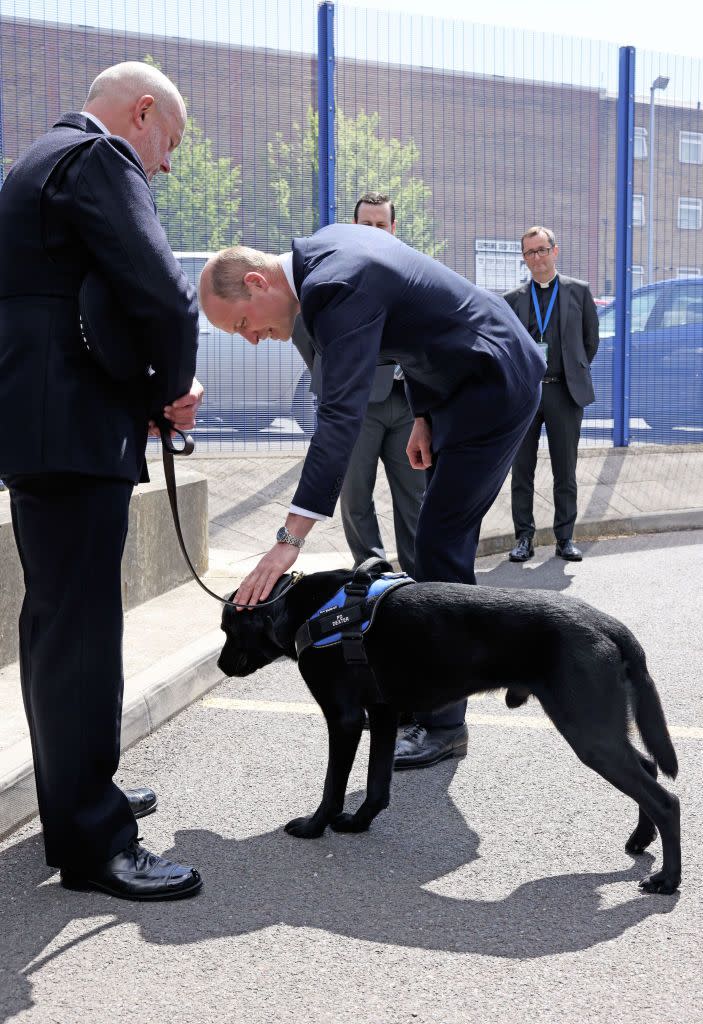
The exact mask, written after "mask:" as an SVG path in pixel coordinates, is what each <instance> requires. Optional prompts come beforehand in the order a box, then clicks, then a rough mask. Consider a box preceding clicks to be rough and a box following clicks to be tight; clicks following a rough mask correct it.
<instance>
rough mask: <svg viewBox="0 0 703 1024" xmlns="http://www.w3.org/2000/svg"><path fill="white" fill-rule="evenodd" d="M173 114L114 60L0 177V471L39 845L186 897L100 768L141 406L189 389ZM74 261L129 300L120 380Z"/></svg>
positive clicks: (141, 888) (71, 871) (177, 109)
mask: <svg viewBox="0 0 703 1024" xmlns="http://www.w3.org/2000/svg"><path fill="white" fill-rule="evenodd" d="M185 124H186V109H185V104H184V103H183V99H182V97H181V96H180V94H179V93H178V90H177V89H176V87H175V86H174V85H173V83H172V82H170V81H169V79H168V78H166V76H165V75H163V74H161V72H160V71H157V70H156V69H155V68H152V67H150V66H148V65H146V64H140V63H137V62H126V63H123V64H118V65H115V66H114V67H111V68H107V69H106V70H105V71H103V72H102V73H101V74H100V75H98V77H97V78H96V79H95V81H94V82H93V84H92V86H91V88H90V92H89V93H88V97H87V99H86V102H85V105H84V110H83V111H82V112H80V113H71V114H65V115H64V116H63V117H62V118H61V119H60V120H59V121H58V122H57V124H55V125H54V127H53V128H52V129H51V130H50V131H49V132H47V133H46V134H45V135H43V136H41V138H39V139H37V140H36V141H35V142H34V143H33V144H32V145H31V146H30V147H29V149H28V150H27V151H26V152H25V153H24V154H23V155H22V156H21V157H20V158H19V159H18V160H17V161H16V162H15V164H14V165H13V167H12V168H11V169H10V172H9V174H8V175H7V179H6V181H5V183H4V185H3V187H2V189H1V190H0V251H2V253H3V254H4V255H3V259H2V261H0V438H2V444H1V445H0V476H2V478H3V479H4V480H5V482H6V484H7V486H8V487H9V490H10V499H11V507H12V522H13V527H14V533H15V539H16V541H17V548H18V551H19V555H20V560H21V562H22V568H23V571H24V580H25V589H26V593H25V598H24V603H23V605H22V612H21V615H20V669H21V679H22V693H23V698H24V704H25V709H26V712H27V719H28V722H29V730H30V736H31V741H32V751H33V755H34V767H35V776H36V784H37V795H38V800H39V813H40V816H41V821H42V826H43V831H44V845H45V849H46V859H47V863H48V864H50V865H51V866H53V867H57V868H60V870H61V879H62V883H63V885H64V886H65V887H66V888H69V889H98V890H102V891H106V892H108V893H110V894H111V895H113V896H118V897H121V898H126V899H137V900H142V899H144V900H155V899H171V898H176V897H181V896H187V895H191V894H192V893H195V892H197V891H198V890H199V889H200V887H201V884H202V882H201V879H200V876H199V874H198V872H197V871H196V870H195V869H194V868H191V867H189V866H187V865H180V864H175V863H173V862H170V861H167V860H165V859H164V858H162V857H158V856H156V855H155V854H152V853H150V852H149V851H148V850H146V849H145V848H144V847H142V846H141V845H140V844H139V842H138V841H137V825H136V822H135V813H134V812H135V811H137V812H138V813H139V812H141V811H142V810H143V806H142V803H141V802H140V795H139V794H136V800H135V799H133V800H132V801H130V799H128V796H127V795H125V793H123V792H122V791H121V790H119V789H118V788H117V786H115V785H114V783H113V781H112V777H113V775H114V773H115V771H116V770H117V765H118V761H119V754H120V724H121V710H122V690H123V676H122V626H123V619H122V599H121V566H120V563H121V559H122V552H123V548H124V542H125V538H126V535H127V525H128V510H129V502H130V498H131V494H132V490H133V487H134V485H135V483H137V482H138V481H140V480H145V479H148V477H147V476H146V475H145V474H146V465H145V448H146V439H147V432H148V430H149V425H150V420H151V421H152V422H153V419H154V417H155V416H159V415H161V414H162V413H163V414H164V415H165V416H166V418H167V419H168V420H170V421H171V423H173V425H174V426H175V427H178V428H181V429H189V428H191V427H193V426H194V422H195V414H196V412H197V409H198V407H199V405H200V402H201V400H202V394H203V391H202V388H201V386H200V384H199V383H198V381H197V380H196V379H195V377H194V373H195V357H196V351H197V339H198V310H197V302H196V297H195V293H194V290H193V289H192V288H191V287H190V285H189V284H188V281H187V279H186V277H185V275H184V274H183V272H182V270H181V268H180V266H179V264H178V263H177V261H176V259H175V258H174V256H173V253H172V252H171V250H170V248H169V245H168V242H167V240H166V235H165V234H164V231H163V228H162V227H161V225H160V223H159V220H158V217H157V215H156V209H155V206H154V200H153V197H152V194H151V191H150V188H149V184H150V182H151V180H152V179H153V177H154V176H155V175H156V174H157V173H158V172H159V171H162V172H164V173H168V171H169V170H170V166H171V153H172V152H173V150H174V149H175V148H176V147H177V146H178V145H179V143H180V141H181V138H182V136H183V132H184V130H185ZM88 271H97V272H98V274H99V275H100V276H101V277H102V279H103V281H104V282H105V283H107V285H109V287H110V289H111V290H112V292H113V295H114V297H115V299H116V300H117V301H118V302H119V305H120V308H121V309H124V311H125V313H126V314H129V317H130V318H131V323H132V326H131V327H130V329H129V331H130V335H131V337H125V345H126V346H127V345H129V344H130V342H134V343H135V344H140V345H141V347H142V350H143V351H142V355H143V362H144V366H145V370H144V372H143V373H142V374H141V376H138V377H135V378H134V379H133V380H131V381H130V382H129V383H126V382H119V381H117V380H115V379H113V378H112V377H111V376H109V375H108V373H107V372H105V370H103V368H102V367H101V366H100V365H98V363H97V362H96V361H95V360H94V358H93V356H92V355H91V353H90V352H89V351H88V349H87V348H86V346H85V344H84V343H83V340H82V336H81V330H80V324H79V291H80V287H81V283H82V281H83V279H84V278H85V276H86V274H87V273H88ZM125 333H126V331H125ZM147 365H150V366H151V367H152V369H153V371H154V372H153V374H152V375H147V372H146V366H147ZM152 429H155V428H153V427H152ZM133 796H134V795H133Z"/></svg>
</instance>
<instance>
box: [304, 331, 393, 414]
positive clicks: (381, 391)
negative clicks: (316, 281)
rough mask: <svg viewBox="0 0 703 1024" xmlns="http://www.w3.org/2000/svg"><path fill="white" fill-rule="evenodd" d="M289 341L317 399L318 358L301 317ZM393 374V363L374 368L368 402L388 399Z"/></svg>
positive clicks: (319, 381)
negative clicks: (298, 355)
mask: <svg viewBox="0 0 703 1024" xmlns="http://www.w3.org/2000/svg"><path fill="white" fill-rule="evenodd" d="M291 340H292V342H293V344H294V345H295V347H296V348H297V350H298V352H300V354H301V356H302V357H303V361H304V362H305V365H306V366H307V368H308V370H309V371H310V390H311V391H312V393H313V395H315V396H316V397H317V398H319V397H320V394H321V393H322V372H321V368H320V367H321V363H320V357H319V356H318V355H317V353H316V352H315V349H314V348H313V347H312V338H311V337H310V335H309V333H308V331H307V329H306V327H305V324H304V323H303V318H302V317H301V316H297V317H296V320H295V324H294V325H293V336H292V338H291ZM394 373H395V365H394V364H393V363H384V364H382V365H381V366H377V367H376V373H375V375H374V378H373V384H372V385H371V394H370V395H369V402H382V401H383V400H384V399H386V398H388V396H389V395H390V393H391V388H392V387H393V374H394Z"/></svg>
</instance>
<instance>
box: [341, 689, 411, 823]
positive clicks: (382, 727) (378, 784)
mask: <svg viewBox="0 0 703 1024" xmlns="http://www.w3.org/2000/svg"><path fill="white" fill-rule="evenodd" d="M368 710H369V727H370V731H371V749H370V751H369V769H368V775H367V781H366V798H365V800H364V802H363V803H362V805H361V806H360V807H359V809H358V810H357V811H355V813H354V814H338V815H337V817H336V818H334V819H333V820H332V821H331V822H330V826H331V828H333V829H334V830H335V832H365V831H366V830H367V828H368V827H369V825H370V824H371V822H372V821H373V819H374V818H375V817H376V815H377V814H378V813H379V812H380V811H382V810H383V809H384V808H385V807H388V804H389V802H390V792H391V778H392V775H393V756H394V753H395V739H396V733H397V731H398V713H397V712H396V711H395V710H394V709H393V708H391V707H390V706H389V705H388V704H372V705H371V706H370V707H369V709H368Z"/></svg>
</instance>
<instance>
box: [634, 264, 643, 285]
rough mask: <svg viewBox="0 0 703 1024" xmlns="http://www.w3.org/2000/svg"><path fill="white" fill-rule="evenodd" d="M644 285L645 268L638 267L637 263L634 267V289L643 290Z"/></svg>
mask: <svg viewBox="0 0 703 1024" xmlns="http://www.w3.org/2000/svg"><path fill="white" fill-rule="evenodd" d="M643 284H644V267H638V266H637V264H636V263H633V265H632V289H633V291H634V289H635V288H641V287H642V285H643Z"/></svg>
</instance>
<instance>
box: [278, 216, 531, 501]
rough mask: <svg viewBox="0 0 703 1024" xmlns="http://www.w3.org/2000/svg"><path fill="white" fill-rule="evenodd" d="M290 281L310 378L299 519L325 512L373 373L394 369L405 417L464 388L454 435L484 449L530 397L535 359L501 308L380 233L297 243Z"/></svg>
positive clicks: (336, 231)
mask: <svg viewBox="0 0 703 1024" xmlns="http://www.w3.org/2000/svg"><path fill="white" fill-rule="evenodd" d="M293 277H294V280H295V285H296V290H297V293H298V297H299V299H300V309H301V316H302V318H303V321H304V324H305V327H306V328H307V330H308V333H309V334H310V337H311V339H312V344H313V347H314V349H315V352H316V353H317V355H318V356H319V358H320V368H321V392H320V405H319V408H318V425H317V429H316V431H315V434H314V436H313V439H312V441H311V442H310V447H309V449H308V453H307V456H306V459H305V464H304V466H303V472H302V476H301V479H300V483H299V485H298V488H297V491H296V493H295V496H294V498H293V503H294V504H295V505H297V506H299V507H301V508H305V509H309V510H310V511H311V512H319V513H321V514H324V515H331V514H332V512H333V511H334V506H335V503H336V501H337V498H338V496H339V491H340V489H341V486H342V482H343V480H344V474H345V471H346V467H347V463H348V461H349V458H350V455H351V451H352V449H353V447H354V443H355V441H356V438H357V435H358V433H359V430H360V427H361V422H362V420H363V417H364V413H365V411H366V406H367V404H368V401H369V395H370V393H371V387H372V384H373V380H374V375H375V372H376V366H377V364H378V363H379V362H381V363H384V362H387V363H399V364H400V365H401V366H402V367H403V371H404V373H405V381H406V391H407V394H408V399H409V401H410V405H411V407H412V410H413V413H414V415H415V416H425V415H427V416H430V417H431V415H432V412H433V410H435V409H438V408H439V407H440V406H442V405H443V404H444V403H445V402H446V401H447V400H448V399H449V398H450V397H451V396H452V395H454V394H455V393H456V392H457V391H458V390H459V389H460V388H462V387H465V386H466V385H467V384H469V383H470V384H471V385H472V390H471V395H472V401H471V403H467V407H466V409H465V410H463V413H462V416H463V425H464V426H465V433H466V436H467V437H469V436H471V437H474V438H475V437H479V436H480V437H481V438H483V440H484V443H487V444H490V437H491V433H492V432H493V431H497V430H498V429H499V428H502V427H504V426H505V425H507V424H509V423H510V422H511V420H512V419H513V418H514V417H515V415H516V414H517V413H518V411H519V410H520V409H522V407H523V406H524V405H525V404H526V403H528V402H529V401H531V400H532V399H533V398H534V395H535V393H536V391H537V389H538V388H539V386H540V381H541V379H542V377H543V375H544V369H545V362H544V358H543V357H542V355H541V353H540V351H539V348H538V347H537V345H535V343H534V342H533V340H532V338H531V337H530V336H529V334H528V333H527V331H526V330H525V328H524V327H523V326H522V325H521V324H520V322H519V320H518V319H517V317H516V316H515V314H514V313H513V312H512V311H511V310H510V309H509V307H508V306H507V305H506V303H505V302H503V300H502V298H500V297H499V296H496V295H492V294H491V293H490V292H487V291H484V290H483V289H481V288H477V287H476V286H475V285H473V284H471V283H470V282H469V281H467V280H466V278H463V277H461V276H460V275H459V274H456V273H455V272H454V271H452V270H450V269H449V268H448V267H445V266H444V265H443V264H441V263H439V262H437V261H436V260H434V259H431V258H430V257H429V256H425V255H423V254H422V253H419V252H417V250H415V249H412V248H410V246H407V245H405V244H404V243H403V242H400V241H399V240H398V239H397V238H395V237H394V236H393V235H391V234H389V233H387V232H383V231H378V230H377V229H374V228H369V227H363V226H361V225H358V224H352V225H343V224H335V225H331V226H329V227H326V228H322V229H321V230H320V231H318V232H317V233H316V234H315V235H313V236H312V237H310V238H301V239H296V240H294V242H293ZM474 399H475V400H474Z"/></svg>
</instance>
